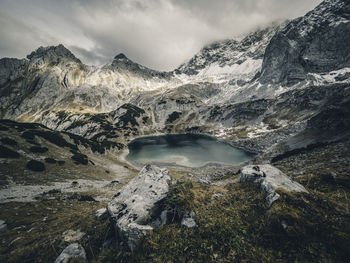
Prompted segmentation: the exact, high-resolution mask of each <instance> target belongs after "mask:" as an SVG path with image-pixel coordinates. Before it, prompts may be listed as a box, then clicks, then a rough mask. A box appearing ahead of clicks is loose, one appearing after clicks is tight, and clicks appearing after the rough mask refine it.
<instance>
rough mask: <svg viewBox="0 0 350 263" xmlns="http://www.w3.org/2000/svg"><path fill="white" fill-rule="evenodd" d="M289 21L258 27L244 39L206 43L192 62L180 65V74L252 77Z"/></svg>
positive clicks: (178, 72)
mask: <svg viewBox="0 0 350 263" xmlns="http://www.w3.org/2000/svg"><path fill="white" fill-rule="evenodd" d="M286 23H287V22H283V23H281V24H278V23H274V24H271V25H269V26H268V27H266V28H262V29H257V30H256V31H253V32H251V33H250V34H248V35H247V36H245V37H244V38H243V39H229V40H225V41H219V42H215V43H212V44H210V45H208V46H205V47H204V48H203V49H202V50H201V51H200V52H199V53H197V54H196V55H195V56H194V57H193V58H191V59H190V60H189V61H188V62H186V63H184V64H182V65H181V66H180V67H178V68H177V69H176V70H175V72H176V73H177V74H186V75H190V76H197V77H218V76H220V75H229V77H230V78H238V79H241V80H251V79H252V78H253V77H254V76H255V74H256V73H258V71H260V68H261V64H262V60H263V58H264V53H265V49H266V46H267V45H268V43H269V42H270V40H271V38H272V37H273V36H274V35H275V34H276V33H277V32H278V31H280V30H281V29H282V28H283V27H284V26H285V25H286Z"/></svg>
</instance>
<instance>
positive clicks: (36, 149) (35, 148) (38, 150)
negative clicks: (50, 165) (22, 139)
mask: <svg viewBox="0 0 350 263" xmlns="http://www.w3.org/2000/svg"><path fill="white" fill-rule="evenodd" d="M29 150H30V151H31V152H32V153H46V152H47V151H48V150H49V149H48V148H46V147H40V146H32V147H30V148H29Z"/></svg>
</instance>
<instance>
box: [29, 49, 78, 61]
mask: <svg viewBox="0 0 350 263" xmlns="http://www.w3.org/2000/svg"><path fill="white" fill-rule="evenodd" d="M27 59H29V60H30V61H31V62H35V63H37V62H38V61H41V62H44V63H60V62H62V61H64V60H65V61H67V60H68V61H74V62H76V63H81V61H80V60H79V59H78V58H76V57H75V56H74V55H73V53H72V52H71V51H70V50H69V49H67V48H66V47H65V46H63V45H62V44H59V45H58V46H48V47H42V46H41V47H39V48H38V49H36V50H35V51H33V52H32V53H30V54H29V55H28V56H27Z"/></svg>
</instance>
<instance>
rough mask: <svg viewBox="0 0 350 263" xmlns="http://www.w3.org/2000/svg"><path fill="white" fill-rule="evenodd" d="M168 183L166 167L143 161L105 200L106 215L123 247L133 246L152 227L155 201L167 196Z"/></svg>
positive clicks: (129, 247) (155, 216)
mask: <svg viewBox="0 0 350 263" xmlns="http://www.w3.org/2000/svg"><path fill="white" fill-rule="evenodd" d="M170 183H171V177H170V175H169V171H168V170H167V169H166V168H159V167H157V166H154V165H146V166H145V167H143V168H142V170H141V171H140V173H139V174H138V175H137V176H136V177H135V178H133V179H132V180H131V181H130V182H129V183H128V184H127V185H125V186H124V187H123V188H122V189H121V190H120V191H119V192H118V193H117V194H116V195H115V196H114V197H113V199H112V200H111V201H110V202H109V203H108V205H107V211H108V215H109V217H110V219H111V222H112V224H113V227H114V229H115V234H116V239H117V240H118V241H119V242H120V244H121V246H122V247H123V248H125V249H130V250H134V249H135V248H136V247H137V244H138V241H139V239H140V237H141V236H143V235H144V234H146V233H147V232H149V231H151V230H152V229H153V227H152V226H151V224H152V222H153V221H154V219H155V218H157V217H158V215H156V213H157V210H159V209H158V207H157V204H158V203H159V202H160V201H161V200H163V199H164V198H165V197H166V196H167V194H168V191H169V185H170Z"/></svg>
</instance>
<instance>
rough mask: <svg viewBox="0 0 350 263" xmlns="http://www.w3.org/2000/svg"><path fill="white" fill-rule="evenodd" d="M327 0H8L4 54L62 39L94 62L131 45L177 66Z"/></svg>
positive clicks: (3, 6)
mask: <svg viewBox="0 0 350 263" xmlns="http://www.w3.org/2000/svg"><path fill="white" fill-rule="evenodd" d="M320 2H321V0H294V1H289V0H217V1H212V0H149V1H144V0H100V1H93V0H76V1H68V0H61V1H60V0H46V1H44V0H33V1H30V3H29V1H24V0H17V1H10V0H2V1H1V2H0V10H2V13H0V22H1V25H2V27H1V28H0V33H1V38H2V39H1V42H0V56H1V57H3V56H15V57H23V56H25V55H26V54H28V53H30V51H31V50H33V49H35V48H37V47H38V46H40V45H57V44H58V43H62V44H64V45H65V46H67V47H68V48H70V49H71V50H72V52H73V53H75V54H76V55H77V57H79V58H80V59H81V60H82V61H83V62H85V63H88V64H101V63H106V62H107V61H110V60H111V59H112V58H113V57H114V56H115V55H116V54H117V53H120V52H123V53H125V54H126V55H127V56H128V57H129V58H131V59H132V60H134V61H136V62H138V63H141V64H143V65H145V66H148V67H151V68H155V69H160V70H171V69H173V68H175V67H176V66H178V65H179V64H180V63H182V62H184V61H185V60H187V59H189V58H190V57H191V56H192V55H193V54H194V53H196V52H197V51H199V49H200V48H201V47H203V46H204V45H205V44H208V43H210V42H213V41H217V40H220V39H226V38H231V37H234V36H237V35H241V34H244V33H247V32H249V31H251V30H253V29H255V28H256V27H258V26H264V25H266V24H268V23H270V22H273V21H275V20H280V19H286V18H295V17H297V16H301V15H303V14H305V13H306V12H307V11H309V10H311V9H312V8H314V7H315V6H316V5H317V4H318V3H320ZM3 25H6V26H3ZM16 43H17V45H16Z"/></svg>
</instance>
